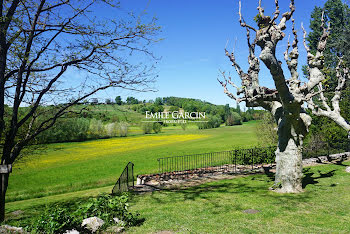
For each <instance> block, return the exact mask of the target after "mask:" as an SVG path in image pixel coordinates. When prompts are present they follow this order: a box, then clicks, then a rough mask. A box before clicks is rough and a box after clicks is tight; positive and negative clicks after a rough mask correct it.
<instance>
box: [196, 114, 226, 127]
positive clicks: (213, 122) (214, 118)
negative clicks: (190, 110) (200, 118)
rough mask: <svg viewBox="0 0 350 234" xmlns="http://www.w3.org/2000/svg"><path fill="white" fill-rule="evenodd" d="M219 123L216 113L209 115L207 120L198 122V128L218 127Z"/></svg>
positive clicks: (219, 119)
mask: <svg viewBox="0 0 350 234" xmlns="http://www.w3.org/2000/svg"><path fill="white" fill-rule="evenodd" d="M220 124H221V118H220V116H218V115H214V116H210V117H209V119H208V122H201V123H198V129H209V128H218V127H220Z"/></svg>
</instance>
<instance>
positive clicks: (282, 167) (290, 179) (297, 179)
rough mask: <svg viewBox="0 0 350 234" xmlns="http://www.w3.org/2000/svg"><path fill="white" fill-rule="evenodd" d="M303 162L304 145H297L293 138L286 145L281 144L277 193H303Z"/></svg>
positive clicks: (276, 179)
mask: <svg viewBox="0 0 350 234" xmlns="http://www.w3.org/2000/svg"><path fill="white" fill-rule="evenodd" d="M302 177H303V162H302V144H300V145H297V144H296V143H295V141H294V140H293V139H292V138H289V139H288V141H286V145H285V144H281V142H279V146H278V148H277V150H276V175H275V185H276V186H279V187H280V188H278V189H277V190H276V191H277V192H281V193H299V192H302V191H303V190H302Z"/></svg>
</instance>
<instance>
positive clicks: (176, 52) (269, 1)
mask: <svg viewBox="0 0 350 234" xmlns="http://www.w3.org/2000/svg"><path fill="white" fill-rule="evenodd" d="M325 2H326V0H319V1H316V0H307V1H306V0H304V1H302V0H295V5H296V12H295V14H294V18H295V21H296V28H297V30H298V34H299V41H300V43H299V44H300V45H299V51H300V59H299V63H300V67H301V65H302V64H305V62H306V54H305V51H304V47H303V46H302V44H301V42H302V38H301V36H302V34H301V28H300V24H301V23H302V22H303V23H304V26H305V28H306V29H307V30H308V25H309V21H310V14H311V11H312V10H313V8H314V7H315V6H323V5H324V3H325ZM257 3H258V0H243V1H242V13H243V16H244V18H245V20H246V21H247V22H248V23H250V24H251V25H254V22H253V21H252V19H253V17H254V16H255V15H257V10H256V7H257ZM262 5H263V7H265V14H272V12H273V10H274V0H263V3H262ZM288 5H289V1H287V0H280V10H281V13H283V12H285V11H287V10H289V8H288ZM122 7H123V9H124V10H126V11H130V10H132V11H136V12H140V11H142V10H143V9H145V8H146V9H147V12H148V15H149V16H156V17H157V18H158V25H159V26H161V27H162V32H161V33H160V35H159V36H160V37H161V38H164V40H163V41H161V42H160V43H158V44H157V45H155V46H154V47H153V48H152V51H154V53H155V54H156V55H157V56H159V57H162V59H161V60H160V62H159V64H158V67H157V70H158V75H159V77H158V80H157V82H156V83H155V85H154V87H155V88H156V89H157V90H158V91H157V92H148V93H135V92H131V91H126V90H107V91H103V92H101V93H100V94H99V95H98V96H99V97H101V98H105V97H107V96H111V97H115V96H117V95H121V96H122V97H123V98H124V99H125V98H126V97H127V96H134V97H136V98H138V99H141V100H143V99H146V100H149V99H155V98H156V97H166V96H177V97H189V98H199V99H202V100H206V101H209V102H211V103H214V104H227V103H229V104H230V105H231V106H235V105H236V103H235V101H234V100H232V99H229V98H228V97H227V96H226V95H225V94H224V93H223V90H222V87H221V86H220V84H219V83H218V82H217V80H216V79H217V77H218V76H219V69H221V70H225V71H227V72H231V75H232V77H233V78H234V79H235V82H236V83H237V84H240V82H239V80H238V77H237V75H236V73H235V71H234V69H233V68H232V67H231V66H230V62H229V61H228V59H227V57H225V55H224V47H225V45H226V42H227V40H230V43H229V45H228V49H232V47H233V44H234V43H235V39H236V38H237V41H236V45H235V54H236V59H237V61H238V62H239V63H240V64H241V66H242V68H244V70H246V68H247V46H246V37H245V30H244V29H242V28H241V27H240V25H239V23H238V0H220V1H219V0H217V1H214V0H187V1H186V0H176V1H175V0H150V1H148V0H127V1H122ZM101 14H102V12H101ZM254 26H255V25H254ZM288 26H289V28H288V29H290V25H288ZM289 33H290V30H286V34H287V36H286V38H288V34H289ZM286 43H287V42H286V39H285V40H283V41H281V42H280V44H279V45H278V49H279V51H280V52H281V53H280V54H279V55H278V57H279V58H280V60H281V61H283V62H284V60H283V57H282V56H283V52H284V51H285V49H286ZM284 66H285V65H284ZM285 68H286V66H285ZM285 74H286V76H289V73H288V71H287V70H286V69H285ZM260 77H261V78H260V80H261V81H260V83H261V84H262V85H265V86H268V87H273V81H272V79H271V77H270V75H269V72H268V71H267V70H266V69H265V68H264V65H263V64H262V63H261V72H260Z"/></svg>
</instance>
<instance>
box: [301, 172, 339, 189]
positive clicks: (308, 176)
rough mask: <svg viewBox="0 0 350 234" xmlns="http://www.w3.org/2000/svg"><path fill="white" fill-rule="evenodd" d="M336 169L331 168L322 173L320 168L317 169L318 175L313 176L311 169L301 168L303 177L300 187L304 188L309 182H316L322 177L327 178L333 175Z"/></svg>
mask: <svg viewBox="0 0 350 234" xmlns="http://www.w3.org/2000/svg"><path fill="white" fill-rule="evenodd" d="M335 171H336V170H331V171H329V172H326V173H322V172H321V171H320V170H318V173H319V174H320V175H319V176H313V175H314V174H315V173H314V172H312V171H311V169H310V168H305V169H304V170H303V173H304V178H303V182H302V187H303V188H305V187H306V186H307V185H309V184H318V183H319V182H318V180H319V179H322V178H329V177H332V176H334V173H335Z"/></svg>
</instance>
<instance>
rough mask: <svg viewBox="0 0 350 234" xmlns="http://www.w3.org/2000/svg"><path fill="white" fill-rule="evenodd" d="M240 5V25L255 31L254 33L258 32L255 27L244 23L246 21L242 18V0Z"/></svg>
mask: <svg viewBox="0 0 350 234" xmlns="http://www.w3.org/2000/svg"><path fill="white" fill-rule="evenodd" d="M238 4H239V11H238V14H239V23H240V25H241V27H245V28H249V29H251V30H253V31H255V32H256V29H255V28H254V27H252V26H250V25H248V24H246V23H245V21H244V19H243V17H242V12H241V0H239V3H238Z"/></svg>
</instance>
